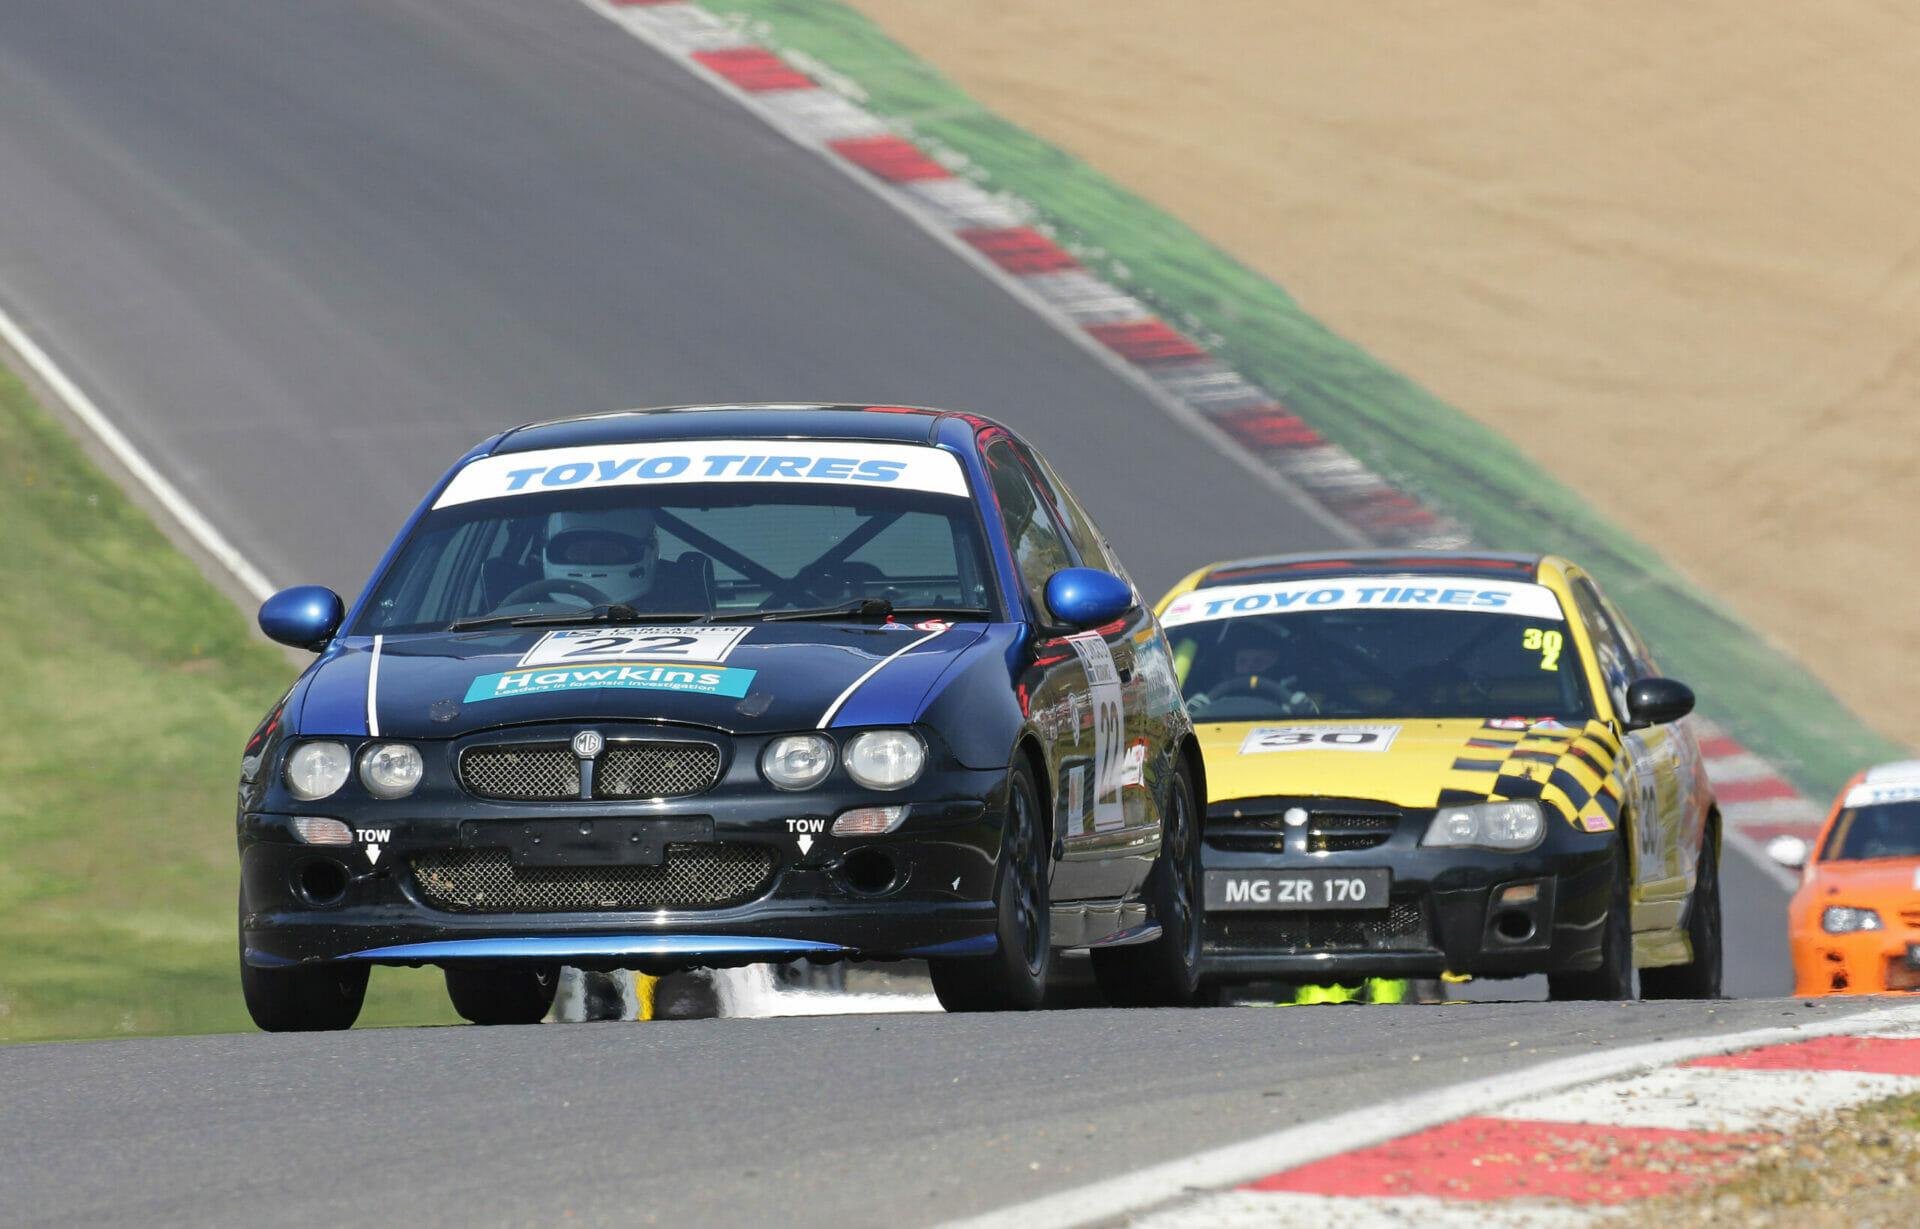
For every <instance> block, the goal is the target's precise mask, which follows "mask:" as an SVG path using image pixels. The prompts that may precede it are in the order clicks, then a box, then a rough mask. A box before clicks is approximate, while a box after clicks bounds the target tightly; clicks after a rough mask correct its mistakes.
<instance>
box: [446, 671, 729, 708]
mask: <svg viewBox="0 0 1920 1229" xmlns="http://www.w3.org/2000/svg"><path fill="white" fill-rule="evenodd" d="M753 676H754V671H752V670H741V669H738V668H736V667H732V666H668V665H653V666H572V667H568V668H566V669H548V670H539V669H535V670H509V671H507V672H506V673H504V674H483V675H481V676H480V677H479V678H477V679H475V680H473V685H472V686H470V687H468V688H467V698H466V701H465V702H466V703H468V704H472V703H475V702H476V701H479V700H500V699H504V698H506V697H507V696H530V695H535V694H537V693H539V692H543V691H586V690H590V689H593V688H600V687H617V688H630V689H634V690H638V691H691V692H695V693H698V694H700V695H707V696H733V697H735V698H736V699H737V698H738V697H740V696H744V695H746V694H747V688H748V686H750V685H751V684H752V683H753Z"/></svg>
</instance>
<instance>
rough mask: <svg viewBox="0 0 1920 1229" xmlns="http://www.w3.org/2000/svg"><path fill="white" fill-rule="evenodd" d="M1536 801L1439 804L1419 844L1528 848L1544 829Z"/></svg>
mask: <svg viewBox="0 0 1920 1229" xmlns="http://www.w3.org/2000/svg"><path fill="white" fill-rule="evenodd" d="M1546 829H1547V824H1546V818H1545V816H1544V815H1543V814H1542V813H1541V811H1540V804H1539V803H1537V802H1534V801H1532V800H1531V799H1522V800H1520V801H1515V802H1479V803H1475V804H1474V805H1473V806H1470V807H1441V808H1440V810H1439V812H1438V813H1437V814H1435V815H1434V817H1433V822H1432V823H1430V824H1428V825H1427V834H1426V835H1425V836H1423V837H1421V838H1420V843H1421V844H1422V845H1451V846H1456V847H1458V846H1471V847H1473V848H1475V849H1506V850H1520V849H1532V848H1533V847H1534V846H1535V845H1538V844H1539V843H1540V837H1541V836H1542V835H1543V834H1544V833H1545V832H1546Z"/></svg>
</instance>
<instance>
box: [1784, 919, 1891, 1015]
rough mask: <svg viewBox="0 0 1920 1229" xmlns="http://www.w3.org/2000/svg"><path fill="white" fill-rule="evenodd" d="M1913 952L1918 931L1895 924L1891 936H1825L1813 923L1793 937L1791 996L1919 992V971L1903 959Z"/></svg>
mask: <svg viewBox="0 0 1920 1229" xmlns="http://www.w3.org/2000/svg"><path fill="white" fill-rule="evenodd" d="M1882 912H1886V911H1885V910H1883V911H1882ZM1895 916H1896V917H1897V916H1898V915H1897V914H1896V915H1895ZM1915 947H1920V930H1916V929H1913V928H1911V927H1906V926H1901V925H1897V924H1896V925H1895V926H1894V927H1893V928H1892V929H1890V930H1865V931H1856V932H1854V933H1852V934H1844V935H1830V934H1828V933H1826V932H1825V931H1823V930H1821V929H1820V926H1819V921H1818V920H1817V918H1816V919H1814V920H1813V921H1812V922H1811V926H1810V933H1803V934H1802V935H1799V936H1796V938H1795V941H1794V943H1793V992H1794V993H1795V994H1797V995H1802V996H1811V995H1825V994H1906V993H1914V992H1920V966H1916V965H1915V964H1914V963H1913V962H1912V961H1910V960H1909V959H1908V956H1907V953H1908V951H1909V950H1910V949H1911V948H1915Z"/></svg>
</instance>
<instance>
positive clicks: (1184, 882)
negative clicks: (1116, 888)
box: [1091, 765, 1201, 1007]
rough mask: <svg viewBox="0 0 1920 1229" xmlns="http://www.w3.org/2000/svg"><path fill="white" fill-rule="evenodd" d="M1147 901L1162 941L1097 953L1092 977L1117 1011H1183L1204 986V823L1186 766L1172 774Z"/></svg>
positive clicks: (1102, 948)
mask: <svg viewBox="0 0 1920 1229" xmlns="http://www.w3.org/2000/svg"><path fill="white" fill-rule="evenodd" d="M1165 818H1166V822H1165V825H1164V830H1163V831H1162V833H1161V838H1160V842H1161V843H1160V857H1159V859H1158V860H1157V861H1155V862H1154V864H1153V872H1152V874H1150V875H1149V876H1148V878H1147V899H1148V901H1149V902H1150V903H1151V904H1152V906H1153V919H1154V921H1156V922H1158V923H1160V937H1159V938H1158V939H1155V940H1153V941H1152V942H1151V943H1140V944H1134V945H1131V946H1127V947H1096V948H1094V949H1093V952H1092V953H1091V954H1092V956H1093V975H1094V977H1095V978H1096V979H1097V980H1098V981H1099V983H1100V992H1101V993H1102V994H1104V995H1106V996H1107V1001H1108V1002H1109V1003H1112V1004H1113V1005H1114V1006H1115V1007H1185V1006H1187V1005H1189V1004H1191V1003H1192V1002H1193V1001H1194V996H1195V994H1196V992H1197V991H1198V989H1199V986H1200V899H1201V897H1200V891H1201V889H1200V823H1199V820H1198V818H1197V816H1196V815H1195V813H1194V804H1193V786H1192V785H1191V784H1190V783H1189V782H1188V781H1187V770H1186V766H1185V765H1182V766H1181V767H1180V770H1179V771H1178V772H1177V773H1175V774H1174V778H1173V789H1172V791H1171V797H1170V798H1169V800H1168V806H1167V812H1166V817H1165Z"/></svg>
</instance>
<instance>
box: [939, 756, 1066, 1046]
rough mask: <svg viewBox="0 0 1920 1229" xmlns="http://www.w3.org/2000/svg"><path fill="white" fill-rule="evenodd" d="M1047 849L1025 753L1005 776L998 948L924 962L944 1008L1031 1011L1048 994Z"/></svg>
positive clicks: (1049, 906) (998, 881) (1050, 958)
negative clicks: (972, 954) (982, 952)
mask: <svg viewBox="0 0 1920 1229" xmlns="http://www.w3.org/2000/svg"><path fill="white" fill-rule="evenodd" d="M1051 864H1052V858H1051V852H1050V850H1049V849H1048V847H1047V834H1046V829H1045V825H1044V824H1043V822H1042V818H1041V810H1040V794H1039V791H1038V790H1036V789H1035V788H1034V785H1033V770H1032V769H1030V768H1028V767H1027V763H1026V760H1025V758H1024V757H1023V758H1021V759H1019V760H1017V761H1016V762H1015V763H1014V766H1013V769H1012V770H1011V771H1010V772H1009V773H1008V774H1007V809H1006V820H1005V823H1004V826H1003V828H1002V830H1001V835H1000V870H999V875H998V876H997V877H996V879H995V881H994V889H993V899H994V904H995V906H996V915H997V922H996V925H995V933H996V936H997V938H998V939H999V948H998V950H996V951H995V952H994V953H993V955H991V956H973V957H967V958H962V959H951V960H930V961H928V962H927V972H928V974H929V976H930V977H931V978H932V979H933V992H934V994H935V995H936V996H937V997H938V998H939V999H940V1006H942V1007H944V1008H946V1009H947V1010H948V1011H1031V1010H1033V1009H1034V1008H1036V1007H1039V1006H1040V1005H1041V1003H1042V1000H1044V999H1045V998H1046V994H1047V978H1048V975H1049V974H1050V973H1051V972H1052V971H1053V943H1052V938H1053V935H1052V923H1053V918H1052V904H1051V901H1050V900H1049V897H1048V891H1047V879H1048V872H1049V870H1050V869H1051Z"/></svg>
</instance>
